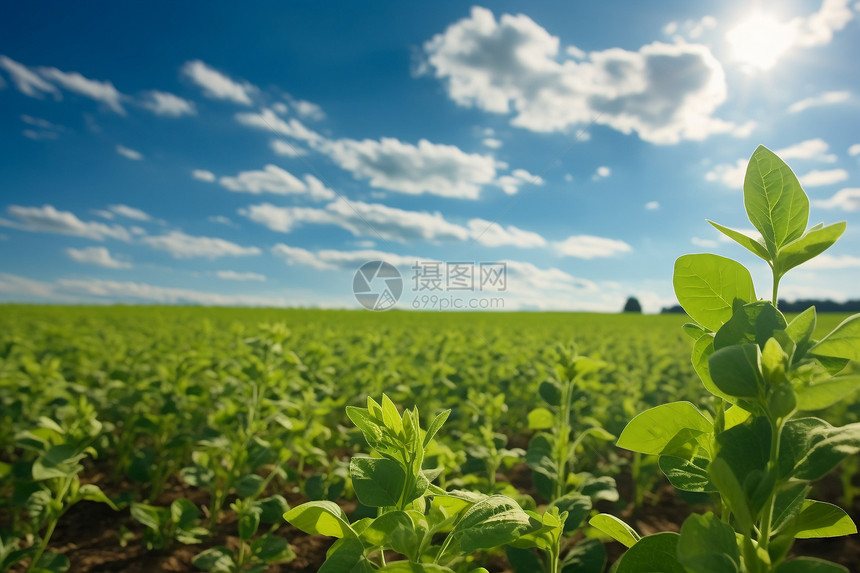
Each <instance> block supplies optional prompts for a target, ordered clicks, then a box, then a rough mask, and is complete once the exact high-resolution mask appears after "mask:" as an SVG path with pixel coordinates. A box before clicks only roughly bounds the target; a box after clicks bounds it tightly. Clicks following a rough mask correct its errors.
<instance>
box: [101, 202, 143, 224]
mask: <svg viewBox="0 0 860 573" xmlns="http://www.w3.org/2000/svg"><path fill="white" fill-rule="evenodd" d="M108 209H110V210H111V211H112V212H113V213H116V214H117V215H119V216H120V217H125V218H126V219H134V220H135V221H151V220H152V217H150V216H149V215H147V214H146V213H144V212H143V211H141V210H140V209H135V208H134V207H129V206H128V205H111V206H109V207H108Z"/></svg>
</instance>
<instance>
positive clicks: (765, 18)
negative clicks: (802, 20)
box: [726, 12, 795, 70]
mask: <svg viewBox="0 0 860 573" xmlns="http://www.w3.org/2000/svg"><path fill="white" fill-rule="evenodd" d="M794 37H795V29H794V26H793V25H792V24H791V23H788V22H780V21H779V20H777V19H776V18H774V17H773V16H770V15H768V14H764V13H762V12H756V13H754V14H751V15H749V16H748V17H747V18H746V19H744V20H743V21H741V22H740V23H739V24H738V25H737V26H735V27H734V28H732V29H731V30H730V31H729V33H728V34H726V39H727V40H728V42H729V44H730V45H731V47H732V50H733V52H734V57H735V58H736V59H737V60H739V61H741V62H742V63H744V64H747V65H749V66H752V67H754V68H758V69H760V70H768V69H770V68H772V67H773V66H774V64H776V62H777V61H778V60H779V58H780V57H781V56H782V55H783V54H784V53H785V52H786V50H788V49H789V48H790V47H791V45H792V44H793V43H794Z"/></svg>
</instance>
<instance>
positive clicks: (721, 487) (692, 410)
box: [592, 147, 860, 573]
mask: <svg viewBox="0 0 860 573" xmlns="http://www.w3.org/2000/svg"><path fill="white" fill-rule="evenodd" d="M744 204H745V206H746V210H747V214H748V216H749V219H750V222H751V223H752V224H753V225H754V226H755V228H756V229H758V231H759V232H760V233H761V237H762V238H761V239H755V238H752V237H748V236H745V235H743V234H741V233H739V232H737V231H733V230H731V229H727V228H726V227H723V226H721V225H717V224H714V226H715V227H716V228H717V229H719V230H720V231H722V232H723V233H725V234H726V235H727V236H729V237H730V238H732V239H734V240H735V241H736V242H738V243H740V244H741V245H742V246H744V247H745V248H747V249H748V250H750V251H752V252H753V253H755V254H756V255H758V256H759V257H761V258H763V259H764V260H765V261H767V263H768V264H769V265H770V267H771V269H772V270H773V297H772V299H771V301H759V300H756V297H755V290H754V288H753V284H752V280H751V278H750V274H749V272H748V271H747V270H746V269H745V268H744V267H743V266H742V265H740V263H737V262H735V261H732V260H730V259H726V258H723V257H718V256H716V255H685V256H683V257H681V258H679V259H678V261H677V263H676V264H675V277H674V284H675V293H676V295H677V297H678V300H679V301H680V303H681V305H682V306H683V307H684V309H685V310H686V311H687V312H688V314H689V315H690V317H692V318H693V319H694V320H696V321H697V323H698V325H691V326H690V327H688V328H687V331H688V333H690V334H691V335H692V336H693V338H694V339H695V340H696V342H695V346H694V349H693V359H692V362H693V365H694V367H695V368H696V371H697V373H698V374H699V376H700V378H701V380H702V382H703V384H704V386H705V388H706V389H708V390H709V391H710V392H711V393H713V394H714V395H715V396H716V401H715V409H714V412H713V413H707V412H702V411H701V410H699V409H698V408H697V407H696V406H694V405H693V404H690V403H688V402H675V403H671V404H665V405H662V406H657V407H656V408H652V409H650V410H648V411H646V412H643V413H642V414H639V415H638V416H636V417H635V418H634V419H633V420H632V421H631V422H630V423H629V424H628V425H627V427H626V428H625V429H624V431H623V432H622V434H621V437H620V438H619V440H618V445H619V446H620V447H624V448H628V449H631V450H633V451H635V452H639V453H642V454H651V455H657V456H659V465H660V468H661V469H662V470H663V471H664V472H665V473H666V475H667V477H668V478H669V480H670V481H671V482H672V484H673V485H674V486H675V487H677V488H679V489H684V490H687V491H702V492H716V493H718V494H719V497H720V501H721V503H720V507H721V510H722V515H721V516H720V517H717V516H716V515H714V514H712V513H708V514H705V515H702V516H700V515H692V516H690V517H689V518H688V519H687V520H686V521H685V522H684V524H683V525H682V527H681V533H680V535H674V534H668V533H660V534H656V535H651V536H648V537H645V538H642V539H635V537H633V534H632V533H631V532H632V530H631V529H629V528H625V527H623V526H622V525H620V524H618V523H616V522H615V521H613V520H612V519H611V518H610V517H609V516H606V517H600V516H599V517H600V519H599V520H598V521H596V522H595V521H594V520H592V521H593V523H595V526H596V527H598V528H600V529H601V530H603V531H604V532H606V533H607V534H609V535H610V536H612V537H614V538H616V539H619V540H621V541H622V542H624V543H625V544H626V545H628V546H629V547H630V549H629V550H628V551H627V553H626V554H625V555H624V557H623V558H622V559H621V561H620V563H619V565H618V569H617V571H618V572H619V573H623V572H625V571H629V572H634V571H655V570H658V569H655V567H656V566H657V563H658V562H659V563H661V565H660V568H659V570H660V571H676V570H677V571H679V572H681V571H686V572H694V573H718V572H719V573H722V572H732V571H736V572H740V571H744V572H746V573H765V572H769V571H776V572H780V573H785V572H787V571H798V572H800V571H822V572H823V571H841V570H842V568H841V567H839V566H836V565H832V564H827V563H825V562H823V561H819V560H811V559H804V558H799V559H795V560H792V561H785V559H786V555H787V554H788V552H789V550H790V548H791V545H792V542H793V540H794V539H796V538H810V537H832V536H839V535H847V534H851V533H855V532H856V527H855V525H854V523H853V522H852V521H851V519H850V518H849V517H848V515H847V514H846V513H845V512H844V511H842V510H841V509H839V508H838V507H836V506H833V505H830V504H827V503H823V502H820V501H815V500H810V499H806V496H807V494H808V493H809V490H810V487H809V483H810V482H812V481H814V480H816V479H820V478H821V477H823V476H824V475H826V474H827V473H828V472H829V471H831V470H832V469H833V468H834V467H835V466H836V465H838V464H839V463H840V462H841V461H842V460H844V459H845V458H846V457H848V456H849V455H853V454H855V453H857V452H858V451H860V426H858V424H849V425H846V426H842V427H834V426H832V425H830V424H829V423H827V422H826V421H824V420H821V419H818V418H800V417H796V416H797V413H798V411H800V410H818V409H821V408H825V407H827V406H830V405H832V404H834V403H837V402H838V401H839V400H841V399H842V398H844V397H845V396H847V395H849V394H851V393H853V392H854V391H855V390H856V389H857V382H858V381H857V377H856V375H851V374H849V375H845V376H834V374H836V373H838V371H839V370H841V369H842V367H843V366H845V364H846V363H847V361H849V360H858V359H860V327H858V326H857V325H858V324H860V320H858V318H860V315H855V316H853V317H850V318H848V319H847V320H845V321H844V322H843V323H842V324H840V325H839V326H837V327H836V328H835V329H834V330H833V331H832V332H831V333H830V334H827V335H826V336H824V337H823V338H822V339H821V340H820V341H815V340H814V339H813V338H812V336H813V334H814V331H815V326H816V314H815V309H814V308H810V309H808V310H807V311H805V312H804V313H802V314H801V315H799V316H798V317H796V318H795V319H794V320H793V321H791V322H790V323H789V322H787V321H786V319H785V317H783V316H782V314H781V313H780V312H779V310H777V308H776V301H777V292H778V285H779V280H780V279H781V278H782V277H783V275H784V274H785V273H786V272H787V271H788V270H789V269H791V268H793V267H795V266H797V265H799V264H801V263H803V262H805V261H807V260H809V259H810V258H812V257H814V256H816V255H817V254H819V253H821V252H822V251H824V250H825V249H826V248H827V247H829V246H830V245H832V244H833V243H834V242H835V241H836V239H838V238H839V236H840V235H841V234H842V232H843V231H844V228H845V224H844V223H840V224H836V225H830V226H828V227H824V226H821V225H819V226H816V227H813V228H811V229H809V230H807V229H806V225H807V221H808V216H809V200H808V198H807V197H806V194H805V193H804V192H803V190H802V189H801V187H800V184H799V183H798V182H797V178H796V177H795V176H794V174H793V173H792V172H791V169H790V168H789V167H788V166H787V165H785V163H783V162H782V161H781V160H780V159H779V158H778V157H777V156H776V155H775V154H774V153H773V152H771V151H770V150H768V149H766V148H764V147H759V148H758V149H756V151H755V152H754V153H753V156H752V158H751V159H750V161H749V167H748V168H747V173H746V178H745V181H744ZM733 404H734V405H733ZM741 412H743V414H742V415H740V413H741ZM631 541H633V543H632V544H631Z"/></svg>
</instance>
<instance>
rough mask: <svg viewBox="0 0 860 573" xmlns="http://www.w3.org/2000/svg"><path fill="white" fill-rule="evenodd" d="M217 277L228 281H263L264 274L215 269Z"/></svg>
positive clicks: (264, 279) (264, 278)
mask: <svg viewBox="0 0 860 573" xmlns="http://www.w3.org/2000/svg"><path fill="white" fill-rule="evenodd" d="M215 276H217V277H218V278H219V279H224V280H228V281H259V282H265V281H266V275H261V274H260V273H237V272H236V271H217V272H216V273H215Z"/></svg>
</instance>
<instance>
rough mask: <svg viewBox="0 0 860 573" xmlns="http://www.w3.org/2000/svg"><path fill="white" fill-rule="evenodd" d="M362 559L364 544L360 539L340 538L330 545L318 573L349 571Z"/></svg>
mask: <svg viewBox="0 0 860 573" xmlns="http://www.w3.org/2000/svg"><path fill="white" fill-rule="evenodd" d="M363 560H364V546H363V545H362V544H361V541H359V540H358V539H357V538H345V539H340V540H338V541H336V542H335V544H334V545H332V547H331V549H330V550H329V553H328V555H327V556H326V560H325V563H323V564H322V567H320V569H319V572H318V573H347V572H350V573H351V572H352V571H354V569H353V568H354V567H356V566H358V565H359V564H360V563H361V562H362V561H363ZM364 570H365V569H361V568H359V569H358V571H364Z"/></svg>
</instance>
